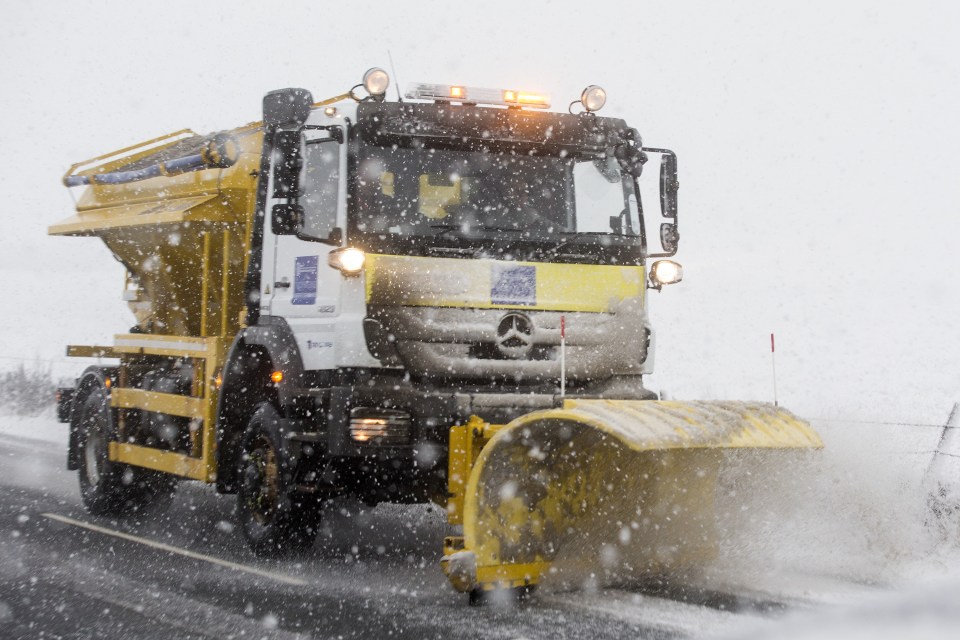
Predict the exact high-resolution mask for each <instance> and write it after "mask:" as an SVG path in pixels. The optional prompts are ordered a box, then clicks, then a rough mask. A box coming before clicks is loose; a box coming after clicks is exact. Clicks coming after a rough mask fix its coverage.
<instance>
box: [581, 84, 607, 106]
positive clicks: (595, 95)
mask: <svg viewBox="0 0 960 640" xmlns="http://www.w3.org/2000/svg"><path fill="white" fill-rule="evenodd" d="M580 102H582V103H583V108H584V109H586V110H587V111H591V112H593V111H600V109H603V105H605V104H606V103H607V92H606V91H604V90H603V87H598V86H597V85H595V84H592V85H590V86H589V87H587V88H586V89H584V90H583V93H581V94H580Z"/></svg>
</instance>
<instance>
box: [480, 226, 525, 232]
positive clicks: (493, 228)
mask: <svg viewBox="0 0 960 640" xmlns="http://www.w3.org/2000/svg"><path fill="white" fill-rule="evenodd" d="M483 230H484V231H513V232H514V233H523V232H524V231H525V229H518V228H517V227H484V228H483Z"/></svg>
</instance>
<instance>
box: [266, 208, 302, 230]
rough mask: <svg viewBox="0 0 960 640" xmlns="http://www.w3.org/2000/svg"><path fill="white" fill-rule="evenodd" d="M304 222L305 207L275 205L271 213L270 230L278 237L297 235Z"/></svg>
mask: <svg viewBox="0 0 960 640" xmlns="http://www.w3.org/2000/svg"><path fill="white" fill-rule="evenodd" d="M302 222H303V207H302V206H300V205H299V204H295V203H288V204H275V205H273V210H272V212H271V219H270V228H271V229H272V230H273V234H274V235H276V236H292V235H296V233H297V231H299V229H300V225H301V224H302Z"/></svg>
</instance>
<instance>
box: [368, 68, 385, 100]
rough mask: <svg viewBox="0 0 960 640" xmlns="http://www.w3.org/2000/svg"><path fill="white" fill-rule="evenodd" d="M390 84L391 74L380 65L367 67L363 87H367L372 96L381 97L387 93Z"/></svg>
mask: <svg viewBox="0 0 960 640" xmlns="http://www.w3.org/2000/svg"><path fill="white" fill-rule="evenodd" d="M389 86H390V76H388V75H387V72H386V71H384V70H383V69H381V68H379V67H374V68H373V69H367V72H366V73H365V74H363V88H364V89H366V90H367V93H369V94H370V95H371V96H375V97H378V98H379V97H381V96H383V95H385V94H386V93H387V87H389Z"/></svg>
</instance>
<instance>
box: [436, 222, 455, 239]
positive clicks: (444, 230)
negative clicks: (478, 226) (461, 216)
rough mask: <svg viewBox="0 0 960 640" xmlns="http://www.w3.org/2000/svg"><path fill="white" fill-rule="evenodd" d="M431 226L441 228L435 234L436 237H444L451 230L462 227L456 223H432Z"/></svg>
mask: <svg viewBox="0 0 960 640" xmlns="http://www.w3.org/2000/svg"><path fill="white" fill-rule="evenodd" d="M430 228H431V229H439V230H440V231H438V232H437V233H435V234H434V237H435V238H442V237H443V236H445V235H447V234H448V233H450V232H451V231H458V230H459V229H460V227H459V226H457V225H455V224H432V225H430ZM451 235H453V236H454V237H457V236H459V234H457V233H453V234H451Z"/></svg>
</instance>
